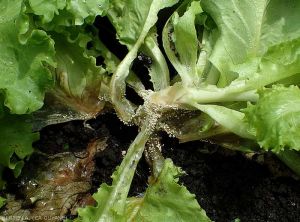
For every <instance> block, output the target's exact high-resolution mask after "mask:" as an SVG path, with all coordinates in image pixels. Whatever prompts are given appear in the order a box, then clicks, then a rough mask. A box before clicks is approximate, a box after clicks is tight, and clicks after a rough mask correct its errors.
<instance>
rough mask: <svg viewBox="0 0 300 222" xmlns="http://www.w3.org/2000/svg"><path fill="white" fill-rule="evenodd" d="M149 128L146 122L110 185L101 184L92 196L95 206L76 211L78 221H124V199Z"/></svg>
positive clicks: (148, 133) (147, 136) (148, 134)
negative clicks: (95, 202)
mask: <svg viewBox="0 0 300 222" xmlns="http://www.w3.org/2000/svg"><path fill="white" fill-rule="evenodd" d="M151 130H152V129H151V127H149V123H148V122H146V123H145V125H144V127H143V128H142V129H141V131H140V133H139V134H138V136H137V137H136V139H135V140H134V141H133V143H132V144H131V145H130V147H129V149H128V152H127V154H126V156H125V158H124V160H123V161H122V163H121V165H120V166H119V167H118V168H117V170H116V171H115V172H114V174H113V176H112V179H113V182H112V185H111V186H108V185H107V184H102V185H101V187H100V188H99V189H98V192H97V193H95V194H94V195H93V197H94V199H95V200H96V201H97V206H95V207H91V206H87V207H85V208H83V209H79V210H78V216H79V217H78V219H77V220H76V221H83V222H98V221H105V222H106V221H107V222H110V221H111V222H118V221H126V218H124V213H125V207H126V199H127V195H128V192H129V188H130V185H131V182H132V179H133V176H134V172H135V169H136V166H137V164H138V161H139V160H140V158H141V156H142V154H143V151H144V148H145V144H146V142H147V139H148V138H149V136H150V134H151Z"/></svg>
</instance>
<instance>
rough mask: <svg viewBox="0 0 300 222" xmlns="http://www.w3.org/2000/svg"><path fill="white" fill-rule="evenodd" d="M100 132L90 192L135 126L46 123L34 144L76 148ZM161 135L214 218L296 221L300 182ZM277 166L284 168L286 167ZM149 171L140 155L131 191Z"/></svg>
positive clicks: (166, 151)
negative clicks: (102, 144)
mask: <svg viewBox="0 0 300 222" xmlns="http://www.w3.org/2000/svg"><path fill="white" fill-rule="evenodd" d="M102 135H110V137H109V138H108V140H107V144H108V145H107V148H106V149H105V150H104V151H103V152H101V153H99V155H97V158H96V169H95V172H94V175H93V179H92V183H93V184H92V188H91V190H90V192H91V193H93V192H95V191H96V189H97V188H98V187H99V185H100V184H101V183H103V182H106V183H108V184H110V183H111V178H110V176H111V174H112V173H113V171H114V170H115V168H116V166H118V165H119V164H120V163H121V161H122V158H123V155H124V151H126V150H127V148H128V146H129V144H130V143H131V142H132V141H133V139H134V138H135V136H136V135H137V127H134V126H130V127H129V126H125V125H123V124H122V123H121V122H120V121H119V120H118V118H117V117H116V116H115V115H114V114H105V115H101V116H100V117H98V118H97V119H95V120H90V121H88V122H86V123H84V122H82V121H73V122H69V123H63V124H58V125H53V126H48V127H46V128H44V129H43V130H42V131H41V139H40V141H38V142H37V143H36V144H35V147H36V148H38V149H39V150H41V151H42V152H45V153H48V154H55V153H58V152H63V151H65V150H68V151H71V152H78V151H81V150H83V149H85V148H86V147H87V144H88V143H89V142H90V141H91V140H93V139H95V138H99V137H101V136H102ZM162 135H163V136H162V138H163V139H162V143H163V145H164V146H163V155H164V156H165V157H168V158H171V159H172V160H173V161H174V163H175V164H176V165H177V166H180V167H182V168H183V170H184V171H185V172H186V173H187V175H186V176H183V177H182V178H181V182H182V183H183V184H184V185H185V186H186V187H187V188H188V190H189V191H190V192H192V193H194V194H195V195H196V198H197V200H198V202H199V204H200V205H201V207H202V208H204V209H205V210H206V213H207V215H208V216H209V217H210V218H211V219H212V220H214V221H216V222H231V221H233V220H235V219H236V218H239V219H240V220H241V221H246V222H248V221H255V222H259V221H268V222H273V221H274V222H280V221H283V222H286V221H287V222H288V221H291V222H296V221H300V182H299V181H297V180H296V179H294V178H292V177H285V176H278V175H275V174H273V173H272V172H271V171H270V170H269V167H268V166H266V165H265V164H261V163H258V162H257V161H254V160H251V159H249V158H246V157H245V156H243V155H242V154H240V153H238V152H231V151H225V150H224V149H222V148H221V147H218V146H216V145H212V144H208V143H203V142H190V143H185V144H179V143H178V141H177V140H176V139H170V138H168V137H167V136H166V135H164V134H162ZM274 161H275V162H276V163H278V164H280V162H278V161H277V160H276V159H274ZM280 167H281V168H283V169H284V170H286V171H288V169H287V168H285V166H283V165H282V166H280ZM288 174H289V173H287V174H286V175H288ZM282 175H284V174H282ZM148 176H149V166H148V165H147V164H146V161H145V159H144V158H143V159H142V160H141V161H140V163H139V165H138V168H137V171H136V175H135V177H134V181H133V183H132V187H131V190H130V195H131V196H135V195H138V194H139V193H142V192H143V191H145V189H146V186H147V177H148Z"/></svg>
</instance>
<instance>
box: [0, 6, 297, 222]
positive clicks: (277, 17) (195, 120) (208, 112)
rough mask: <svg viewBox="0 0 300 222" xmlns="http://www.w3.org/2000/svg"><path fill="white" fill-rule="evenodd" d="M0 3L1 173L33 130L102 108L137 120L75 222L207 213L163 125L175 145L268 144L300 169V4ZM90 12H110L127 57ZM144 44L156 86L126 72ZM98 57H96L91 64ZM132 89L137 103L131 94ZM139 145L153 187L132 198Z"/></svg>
mask: <svg viewBox="0 0 300 222" xmlns="http://www.w3.org/2000/svg"><path fill="white" fill-rule="evenodd" d="M0 4H1V7H3V9H4V10H2V12H1V15H0V36H1V37H0V49H1V50H0V51H1V53H0V66H1V69H0V89H1V99H0V101H1V103H0V122H1V125H0V126H1V127H0V131H1V134H0V135H1V137H2V138H1V139H0V149H1V156H0V176H1V175H2V172H3V170H4V168H5V167H8V168H10V169H12V170H13V171H14V173H15V175H16V176H18V175H19V174H20V173H21V169H22V166H23V165H24V159H27V158H29V157H30V154H31V153H32V152H33V151H34V150H33V149H32V147H31V144H32V142H33V141H35V140H37V139H38V134H37V133H34V132H32V129H33V128H34V129H40V128H42V127H44V126H45V125H48V124H53V123H57V122H63V121H68V120H71V119H90V118H93V117H95V116H97V115H99V114H100V113H101V111H102V110H103V109H104V108H105V107H109V108H113V110H114V111H115V112H116V113H117V115H118V117H119V118H120V120H122V121H123V122H124V123H126V124H135V125H137V126H139V128H140V130H139V134H138V135H137V137H136V139H135V140H134V141H133V142H132V144H131V146H130V147H129V149H128V151H127V154H126V156H125V157H124V160H123V161H122V163H121V165H120V166H119V167H118V168H117V169H116V171H115V173H114V174H113V176H112V178H113V182H112V185H110V186H109V185H107V184H103V185H101V187H100V188H99V190H98V192H97V193H96V194H94V199H95V200H96V201H97V205H96V206H88V207H86V208H83V209H80V210H79V211H78V218H77V219H76V221H161V220H164V221H210V220H209V218H208V217H207V216H206V214H205V212H204V211H203V210H202V209H201V208H200V206H199V204H198V203H197V201H196V200H195V198H194V196H193V195H192V194H190V193H189V192H188V191H187V189H186V188H185V187H184V186H183V185H180V184H179V183H178V176H180V175H181V174H182V173H183V172H182V170H181V169H180V168H178V167H176V166H174V164H173V163H172V161H171V160H169V159H164V158H163V157H162V156H161V154H160V150H159V149H158V147H159V143H158V142H157V138H155V135H156V133H157V132H158V131H166V132H167V133H168V134H169V135H170V136H174V137H176V138H178V139H179V140H180V142H187V141H193V140H204V139H205V140H209V141H211V142H214V143H218V144H220V145H222V146H224V147H226V148H230V149H235V150H239V151H241V152H245V153H248V152H254V153H264V152H272V153H274V154H275V155H277V156H278V158H280V159H281V160H282V161H283V162H284V163H285V164H286V165H287V166H288V167H290V168H291V169H292V170H293V171H294V172H295V173H296V174H297V175H300V155H299V151H300V147H299V138H300V135H299V128H300V127H299V123H298V118H299V114H300V113H299V110H298V106H299V105H298V102H300V90H299V88H298V85H299V82H300V78H299V74H300V29H299V27H298V25H297V24H298V21H299V20H300V14H299V13H298V11H299V10H300V3H299V2H297V1H294V0H289V1H280V0H239V1H237V0H232V1H223V0H194V1H193V0H184V1H179V0H165V1H159V0H143V1H138V0H85V1H75V0H59V1H54V0H51V1H43V0H13V1H8V0H4V1H2V2H1V3H0ZM170 7H172V8H171V9H170V10H173V13H172V15H171V16H170V17H169V19H168V20H167V21H166V23H165V24H163V25H164V28H163V31H162V33H159V32H158V31H157V28H156V24H157V23H159V24H160V25H162V24H161V23H162V21H160V19H159V18H160V17H159V13H164V9H165V8H170ZM96 16H101V17H107V18H108V20H109V21H110V22H111V24H112V25H113V27H114V28H115V30H116V33H117V35H116V38H117V40H118V41H119V43H120V44H123V45H125V46H126V47H127V49H128V53H127V54H126V56H125V57H124V58H123V59H119V58H118V57H117V56H116V55H114V54H113V52H111V51H110V50H109V48H108V46H106V45H105V44H104V43H103V42H101V40H100V39H99V38H98V35H100V36H101V35H105V31H104V30H101V29H96V28H95V27H94V26H93V23H94V21H95V18H96ZM160 40H161V41H162V45H160V44H159V42H160ZM88 46H89V47H88ZM139 53H142V54H143V55H145V56H147V57H148V58H150V61H151V62H150V64H149V67H148V73H147V74H148V75H149V76H150V81H151V84H152V86H153V87H152V89H146V87H145V86H144V85H143V81H142V80H141V76H139V75H141V73H134V71H133V70H132V69H131V66H132V64H133V61H134V60H135V59H136V58H137V57H138V55H139ZM164 53H165V54H164ZM98 56H101V57H102V58H103V59H104V61H103V64H97V63H96V58H97V57H98ZM168 62H169V63H170V64H171V65H172V66H173V67H174V69H175V72H176V73H175V76H174V77H173V76H171V75H170V71H169V66H168ZM127 86H128V87H131V88H132V89H133V90H134V91H135V92H136V93H137V95H139V96H140V97H141V98H142V99H143V104H142V105H136V104H135V101H131V100H130V99H129V98H127V97H126V87H127ZM109 110H112V109H109ZM144 151H145V153H146V154H147V155H149V156H150V159H151V166H152V175H151V177H150V180H149V186H148V188H147V190H146V192H145V194H143V196H141V197H130V198H128V197H127V196H128V192H129V188H130V185H131V182H132V178H133V175H134V173H135V169H136V166H137V164H138V161H139V159H140V158H141V156H142V154H143V153H144ZM4 184H5V183H4V181H2V180H1V178H0V186H1V187H3V186H4ZM1 202H3V200H2V199H1V200H0V204H1ZM166 218H167V219H166Z"/></svg>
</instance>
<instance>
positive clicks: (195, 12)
mask: <svg viewBox="0 0 300 222" xmlns="http://www.w3.org/2000/svg"><path fill="white" fill-rule="evenodd" d="M187 2H188V1H185V2H184V3H183V4H182V5H181V6H180V7H179V9H178V11H175V12H174V14H173V15H172V17H171V18H170V19H169V21H168V22H167V24H166V26H165V27H164V30H163V45H164V48H165V51H166V53H167V55H168V57H169V59H170V61H171V63H172V65H173V66H174V67H175V69H176V71H177V72H178V74H179V75H180V77H181V80H182V82H183V84H184V85H192V86H197V85H198V84H199V83H200V82H202V76H201V75H202V74H203V73H202V72H200V73H198V64H197V63H198V56H199V52H200V47H199V46H200V42H199V39H198V33H197V30H196V24H197V23H199V19H196V18H198V17H199V15H200V14H201V13H202V12H203V11H202V9H201V6H200V1H192V2H191V4H190V5H189V6H188V7H187V6H186V5H187ZM185 7H187V9H186V11H185V12H184V13H182V15H180V14H179V12H181V11H182V10H183V8H185ZM197 25H199V24H197Z"/></svg>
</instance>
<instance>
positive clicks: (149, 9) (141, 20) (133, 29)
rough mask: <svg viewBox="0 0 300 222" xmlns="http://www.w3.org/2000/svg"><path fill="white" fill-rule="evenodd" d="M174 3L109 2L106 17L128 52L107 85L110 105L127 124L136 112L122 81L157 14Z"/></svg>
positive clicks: (171, 0)
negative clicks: (109, 5) (109, 6)
mask: <svg viewBox="0 0 300 222" xmlns="http://www.w3.org/2000/svg"><path fill="white" fill-rule="evenodd" d="M176 2H177V0H168V1H158V0H147V1H144V2H143V4H142V5H141V4H140V1H137V0H130V1H112V2H111V3H112V9H111V10H109V13H108V16H109V18H110V20H111V21H112V23H113V25H114V27H115V28H116V31H117V34H118V37H119V40H120V42H121V43H123V44H125V45H127V47H128V48H129V49H130V50H129V52H128V54H127V55H126V57H125V58H124V59H123V61H122V62H121V63H120V65H119V66H118V68H117V70H116V72H115V73H114V75H113V77H112V80H111V84H110V87H111V99H112V103H113V105H114V107H115V110H116V111H117V113H118V115H119V117H120V118H121V119H122V120H123V121H124V122H130V121H131V119H132V117H133V115H134V113H135V108H134V106H133V105H132V104H131V103H130V101H128V100H127V99H126V98H125V89H126V84H125V81H126V78H127V76H128V75H129V70H130V66H131V64H132V62H133V60H134V59H135V58H136V57H137V53H138V51H139V48H140V47H141V45H142V44H143V42H144V40H145V38H146V37H147V35H148V32H149V31H150V29H151V28H152V27H153V26H154V25H155V23H156V21H157V19H158V18H157V14H158V12H159V11H160V10H161V9H163V8H166V7H170V6H172V5H174V4H175V3H176ZM128 21H130V22H128Z"/></svg>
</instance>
